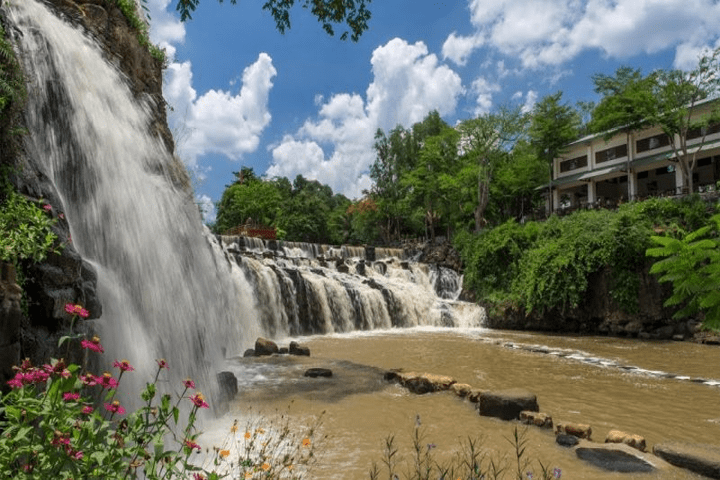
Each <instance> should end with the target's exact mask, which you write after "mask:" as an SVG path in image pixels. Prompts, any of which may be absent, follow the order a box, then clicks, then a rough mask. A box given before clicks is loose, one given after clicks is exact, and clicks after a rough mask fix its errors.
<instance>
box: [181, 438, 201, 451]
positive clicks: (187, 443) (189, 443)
mask: <svg viewBox="0 0 720 480" xmlns="http://www.w3.org/2000/svg"><path fill="white" fill-rule="evenodd" d="M184 443H185V447H187V448H188V449H190V451H192V450H193V449H195V448H197V450H198V452H199V451H200V450H202V448H200V445H198V444H197V443H195V442H193V441H192V440H185V442H184Z"/></svg>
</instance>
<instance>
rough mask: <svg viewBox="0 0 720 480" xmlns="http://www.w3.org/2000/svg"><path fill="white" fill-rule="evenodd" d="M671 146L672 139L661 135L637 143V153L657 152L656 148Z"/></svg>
mask: <svg viewBox="0 0 720 480" xmlns="http://www.w3.org/2000/svg"><path fill="white" fill-rule="evenodd" d="M668 145H670V138H669V137H668V136H667V135H665V134H664V133H661V134H659V135H655V136H654V137H648V138H643V139H642V140H638V141H637V142H636V143H635V149H636V151H637V153H642V152H647V151H648V150H655V149H656V148H660V147H666V146H668Z"/></svg>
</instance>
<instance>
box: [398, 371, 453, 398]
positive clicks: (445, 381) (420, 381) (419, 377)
mask: <svg viewBox="0 0 720 480" xmlns="http://www.w3.org/2000/svg"><path fill="white" fill-rule="evenodd" d="M454 383H455V379H453V378H452V377H448V376H445V375H435V374H432V373H420V374H418V373H402V374H400V384H401V385H402V386H403V387H405V388H407V389H408V390H410V391H411V392H413V393H417V394H418V395H422V394H424V393H432V392H440V391H443V390H448V389H449V388H450V386H451V385H452V384H454Z"/></svg>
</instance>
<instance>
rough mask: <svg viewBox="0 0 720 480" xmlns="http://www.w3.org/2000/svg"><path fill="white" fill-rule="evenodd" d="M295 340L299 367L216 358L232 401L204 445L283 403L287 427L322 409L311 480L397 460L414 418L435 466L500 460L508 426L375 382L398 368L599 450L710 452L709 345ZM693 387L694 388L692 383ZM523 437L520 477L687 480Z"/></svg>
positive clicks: (434, 337)
mask: <svg viewBox="0 0 720 480" xmlns="http://www.w3.org/2000/svg"><path fill="white" fill-rule="evenodd" d="M299 341H300V342H302V343H304V344H306V345H308V346H309V347H310V349H311V352H312V356H311V357H309V358H307V357H306V358H302V357H294V358H292V357H285V358H274V359H265V360H259V359H250V360H248V359H234V360H229V361H228V365H227V366H228V369H230V370H232V371H234V372H235V373H236V375H237V376H238V380H239V387H240V394H239V395H238V397H237V398H236V400H235V401H234V402H233V404H232V405H230V411H229V412H227V414H226V415H225V416H223V417H222V418H220V419H218V420H217V421H215V422H214V423H213V424H211V425H209V426H208V427H209V431H208V433H207V435H206V438H207V442H212V441H217V439H218V438H220V437H221V436H222V434H221V432H224V431H225V430H226V427H227V426H228V425H230V424H231V423H232V419H233V418H239V419H241V421H242V419H243V418H244V416H245V415H246V414H247V412H248V411H250V410H251V409H252V410H253V411H258V410H260V411H263V412H266V413H269V412H273V411H275V410H286V409H287V408H288V406H289V405H290V407H289V411H290V416H291V418H292V420H293V421H297V422H298V424H303V422H304V423H305V424H306V423H308V422H311V421H312V419H313V418H315V417H317V416H318V415H319V414H320V413H321V412H325V413H324V415H323V423H322V431H323V433H324V434H325V435H327V439H326V440H324V441H323V442H321V443H318V444H317V447H318V452H319V453H320V462H318V465H317V466H316V467H315V468H314V469H313V470H312V472H311V475H310V478H317V479H331V478H333V479H335V478H343V479H361V478H368V471H369V469H370V466H371V464H372V462H373V461H375V462H377V463H379V464H382V451H383V446H384V442H385V439H386V438H387V437H388V436H390V435H394V436H395V440H396V444H397V446H398V447H399V449H400V452H401V456H402V458H404V459H408V458H409V457H410V454H411V451H410V448H411V444H412V442H411V437H412V434H413V428H414V425H415V421H416V417H417V416H419V418H420V421H421V433H422V434H423V436H424V439H423V442H426V443H428V444H433V445H434V446H435V447H434V448H433V450H432V451H433V453H434V454H435V455H436V457H437V458H439V459H442V458H449V456H450V455H452V452H454V451H456V450H457V449H458V446H459V444H460V442H461V441H462V440H464V439H467V438H468V437H471V438H481V439H482V447H483V449H484V452H485V453H487V455H488V456H489V457H492V458H495V459H502V458H505V459H506V460H507V461H508V462H509V461H511V460H512V459H513V457H512V446H511V444H510V443H509V442H508V438H510V437H511V436H512V434H513V428H514V426H516V425H519V424H518V423H517V422H504V421H501V420H496V419H493V418H486V417H480V416H479V415H478V414H477V413H476V412H475V410H474V408H473V406H474V405H473V404H471V403H469V402H468V401H464V400H460V399H458V398H457V397H455V396H454V395H452V394H451V393H449V392H441V393H435V394H427V395H415V394H412V393H409V392H407V391H406V390H404V389H403V388H401V387H399V386H397V385H393V384H388V383H386V382H384V381H383V380H382V378H381V375H382V372H383V371H385V370H387V369H392V368H404V369H406V370H412V371H420V372H429V373H436V374H442V375H450V376H452V377H454V378H455V379H456V380H457V381H458V382H460V383H468V384H470V385H472V386H474V387H476V388H482V389H491V390H494V389H506V388H514V387H523V388H526V389H528V390H530V391H532V392H533V393H535V394H536V395H537V397H538V403H539V405H540V411H542V412H547V413H549V414H551V415H552V417H553V419H554V420H555V421H556V422H558V421H567V422H577V423H589V424H590V425H591V426H592V429H593V440H595V441H599V442H602V441H604V439H605V435H606V434H607V432H608V431H609V430H612V429H619V430H622V431H625V432H628V433H636V434H639V435H642V436H644V437H645V439H646V441H647V444H648V447H649V448H648V449H649V450H651V449H652V445H654V444H656V443H659V442H662V441H666V440H681V441H689V442H699V443H711V444H720V386H718V384H720V382H719V380H720V348H718V347H713V346H704V345H697V344H693V343H687V342H642V341H637V340H632V339H622V338H607V337H569V336H551V335H543V334H534V333H518V332H505V331H492V330H485V329H472V330H458V329H412V330H394V331H374V332H368V333H354V334H348V335H329V336H317V337H306V338H302V339H299ZM310 367H326V368H330V369H331V370H333V372H334V376H333V377H332V378H331V379H323V378H318V379H309V378H306V377H303V376H302V374H303V372H304V371H305V370H306V369H307V368H310ZM698 378H701V379H703V380H705V381H706V382H705V383H699V381H697V380H695V381H693V379H698ZM520 428H522V427H520ZM526 439H527V441H528V448H527V452H528V458H529V459H530V460H531V461H532V462H533V466H535V467H537V461H538V460H539V461H542V462H543V463H544V464H545V465H549V466H551V468H555V467H557V468H560V469H561V470H562V478H571V479H614V478H618V479H619V478H626V479H630V478H640V479H650V478H652V479H654V478H662V479H670V478H700V477H697V476H695V475H693V474H690V473H688V472H686V471H684V470H681V469H677V468H674V467H671V468H670V469H669V470H667V469H666V470H660V471H656V472H654V473H650V474H623V473H609V472H605V471H603V470H600V469H599V468H596V467H593V466H590V465H588V464H586V463H585V462H583V461H581V460H579V459H577V457H576V456H575V454H574V453H573V452H572V451H570V450H567V449H565V448H562V447H560V446H558V445H557V444H555V442H554V435H553V434H552V433H551V432H550V431H548V430H540V429H537V428H529V429H528V430H527V434H526ZM535 470H536V471H537V468H535ZM401 471H402V468H401ZM506 478H512V476H511V475H507V477H506ZM536 478H537V476H536Z"/></svg>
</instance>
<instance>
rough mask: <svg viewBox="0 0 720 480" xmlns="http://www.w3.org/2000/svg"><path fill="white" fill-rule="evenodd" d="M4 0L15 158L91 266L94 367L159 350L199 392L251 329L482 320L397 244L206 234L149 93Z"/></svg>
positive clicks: (140, 378) (275, 332)
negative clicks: (15, 111) (19, 148)
mask: <svg viewBox="0 0 720 480" xmlns="http://www.w3.org/2000/svg"><path fill="white" fill-rule="evenodd" d="M4 8H6V9H7V11H8V15H9V18H10V21H11V22H12V24H13V25H14V28H13V30H15V31H17V32H19V33H17V34H16V35H15V38H14V43H15V44H16V48H17V49H18V53H19V57H20V59H21V62H22V63H23V67H24V71H25V72H26V78H27V82H28V91H29V95H28V102H27V106H26V115H25V120H26V124H27V127H28V130H29V134H28V135H27V136H26V140H25V147H26V152H27V158H28V161H29V162H30V163H31V164H32V167H33V168H34V169H36V170H37V171H38V172H39V174H40V175H41V176H44V177H46V178H47V179H49V180H50V181H51V182H52V183H53V185H54V188H55V190H56V191H57V196H58V198H59V202H60V204H59V205H53V208H54V209H56V210H58V211H62V212H64V215H65V217H66V219H67V221H68V223H69V226H70V231H71V235H72V243H73V245H74V246H75V248H76V249H77V250H78V252H79V253H80V254H81V255H82V256H83V258H85V259H86V260H88V261H89V262H91V263H92V264H93V265H94V266H95V267H96V268H97V271H98V295H99V297H100V301H101V302H102V304H103V314H102V317H101V318H100V319H99V320H98V321H97V325H96V330H98V331H99V332H100V335H101V340H102V343H103V345H104V346H105V348H106V353H105V355H104V360H105V365H106V366H108V367H109V365H110V364H111V363H112V361H113V360H114V359H125V358H126V359H128V360H129V361H130V362H131V363H132V364H133V365H134V366H135V367H136V369H137V370H138V372H137V373H135V374H134V375H132V376H130V375H128V376H126V377H125V378H127V379H128V380H129V381H132V379H133V378H135V379H136V380H135V384H134V385H131V388H130V389H128V390H127V391H131V392H132V391H135V392H136V391H138V388H139V387H140V386H142V385H144V382H145V381H147V380H148V379H149V378H152V375H153V373H154V371H155V369H156V365H155V359H158V358H165V359H166V360H167V362H168V363H169V365H170V367H171V373H172V374H173V376H174V377H173V380H172V381H173V382H179V380H180V379H182V378H184V377H186V376H190V377H191V378H193V379H195V380H196V381H197V382H198V384H200V385H202V387H203V388H204V389H205V390H206V393H210V392H212V390H213V385H212V383H213V382H212V381H211V380H210V379H214V376H215V372H216V371H217V369H218V368H219V365H221V362H222V360H223V359H224V356H225V354H227V355H235V354H237V353H239V352H242V351H243V350H244V349H245V348H247V347H248V346H251V345H252V343H253V342H254V339H255V338H256V337H258V336H269V337H274V338H282V337H286V336H293V335H304V334H312V333H317V334H322V333H331V332H347V331H351V330H370V329H377V328H392V327H412V326H422V325H432V326H461V327H471V326H478V325H479V324H480V321H481V317H482V315H481V314H482V310H481V309H480V308H479V307H477V306H476V305H471V304H466V303H462V302H457V301H455V300H453V299H455V298H457V295H458V293H459V290H460V285H461V283H462V282H461V279H460V277H458V276H457V275H456V274H455V273H454V272H450V271H447V270H443V269H438V268H434V267H430V266H427V265H421V264H417V263H416V262H413V261H409V260H408V259H406V258H405V257H404V255H403V252H402V250H399V249H382V248H372V247H366V248H365V247H351V246H342V247H338V246H327V245H313V244H306V243H291V242H274V243H273V244H272V245H268V243H266V242H263V241H261V240H259V239H243V241H242V242H241V241H240V239H239V238H238V237H222V238H221V241H220V242H218V241H217V240H216V239H215V238H214V237H213V236H212V235H210V234H209V233H208V232H207V231H206V230H207V229H205V230H204V229H203V227H202V224H201V220H200V215H199V212H198V208H197V206H196V205H195V204H194V202H193V199H192V198H191V195H190V194H189V193H187V192H184V191H181V190H179V189H178V188H176V187H174V186H173V183H172V182H171V181H170V178H169V174H168V172H167V165H170V164H171V163H172V161H173V159H172V158H171V157H170V155H169V153H168V152H167V150H166V148H165V147H164V144H163V143H162V141H161V139H160V138H158V137H156V136H154V135H152V134H151V133H150V130H151V129H150V128H149V124H150V120H151V116H150V113H151V109H150V106H151V104H150V103H149V102H151V101H152V100H151V99H144V100H142V99H141V100H140V101H139V100H138V99H136V98H135V97H134V96H133V95H132V93H131V91H130V89H129V87H128V85H127V83H126V80H125V78H124V77H123V75H122V74H121V73H119V71H118V70H117V69H116V68H115V67H114V66H113V65H112V64H111V63H109V62H108V61H107V60H106V59H105V58H104V56H103V52H102V50H101V49H100V48H99V47H98V45H97V44H96V42H95V41H94V40H93V39H92V38H90V37H89V36H87V35H86V34H84V33H83V32H82V31H81V30H80V29H79V28H77V27H75V26H73V25H71V24H69V23H68V22H66V21H64V20H61V19H60V18H58V17H57V16H56V15H54V14H53V13H52V12H51V11H50V10H49V9H48V8H47V7H46V6H45V5H44V4H42V3H40V2H38V1H37V0H22V1H20V2H12V3H11V4H8V5H7V6H6V7H4ZM241 243H242V245H241ZM125 378H124V379H123V381H124V382H125ZM132 387H134V388H132ZM171 388H173V385H171ZM208 390H209V392H208Z"/></svg>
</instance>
